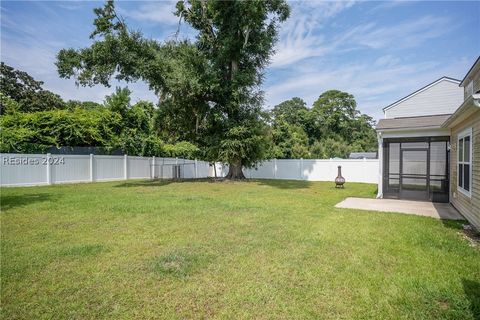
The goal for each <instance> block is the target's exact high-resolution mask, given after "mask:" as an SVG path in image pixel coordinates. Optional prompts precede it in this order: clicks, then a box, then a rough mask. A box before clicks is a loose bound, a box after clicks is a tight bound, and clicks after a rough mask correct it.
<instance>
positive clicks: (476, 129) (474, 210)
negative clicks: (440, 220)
mask: <svg viewBox="0 0 480 320" xmlns="http://www.w3.org/2000/svg"><path fill="white" fill-rule="evenodd" d="M469 127H471V128H472V166H471V167H472V181H471V198H470V197H468V196H466V195H464V194H463V193H461V192H459V191H458V190H457V181H458V180H457V178H458V177H457V171H458V169H457V141H458V134H459V133H460V132H462V131H463V130H464V129H466V128H469ZM450 141H451V144H452V150H451V152H450V172H451V174H450V202H451V203H452V204H453V206H454V207H455V208H457V210H458V211H459V212H460V213H461V214H462V215H463V216H464V217H465V218H467V220H468V221H469V222H470V223H472V224H473V225H474V226H475V227H476V228H477V230H480V110H479V111H477V112H476V113H475V114H474V115H473V116H472V117H469V118H468V119H467V120H465V121H463V122H462V123H460V124H459V125H457V126H455V127H453V128H452V135H451V139H450Z"/></svg>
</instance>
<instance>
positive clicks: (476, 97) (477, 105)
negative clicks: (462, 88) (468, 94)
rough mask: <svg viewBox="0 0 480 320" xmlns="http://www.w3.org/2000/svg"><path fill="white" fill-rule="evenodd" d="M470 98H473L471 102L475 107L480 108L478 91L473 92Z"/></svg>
mask: <svg viewBox="0 0 480 320" xmlns="http://www.w3.org/2000/svg"><path fill="white" fill-rule="evenodd" d="M472 98H473V104H474V105H475V106H476V107H478V108H480V93H476V94H473V95H472Z"/></svg>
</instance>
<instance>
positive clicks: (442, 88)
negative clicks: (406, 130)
mask: <svg viewBox="0 0 480 320" xmlns="http://www.w3.org/2000/svg"><path fill="white" fill-rule="evenodd" d="M459 84H460V80H456V79H452V78H448V77H442V78H440V79H438V80H436V81H434V82H432V83H430V84H428V85H426V86H425V87H423V88H421V89H419V90H417V91H415V92H414V93H412V94H409V95H408V96H406V97H404V98H402V99H400V100H398V101H396V102H394V103H392V104H391V105H389V106H387V107H385V108H383V112H384V114H385V118H401V117H419V116H430V115H440V114H452V113H454V112H455V110H457V108H458V107H459V106H460V105H461V104H462V102H463V88H461V87H459Z"/></svg>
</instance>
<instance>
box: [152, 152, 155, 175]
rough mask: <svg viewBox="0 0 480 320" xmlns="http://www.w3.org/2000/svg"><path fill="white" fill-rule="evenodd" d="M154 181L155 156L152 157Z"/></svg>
mask: <svg viewBox="0 0 480 320" xmlns="http://www.w3.org/2000/svg"><path fill="white" fill-rule="evenodd" d="M152 179H155V156H153V157H152Z"/></svg>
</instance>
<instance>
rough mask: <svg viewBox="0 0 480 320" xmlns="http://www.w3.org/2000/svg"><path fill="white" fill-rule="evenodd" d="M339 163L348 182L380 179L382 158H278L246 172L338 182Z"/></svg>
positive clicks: (259, 176)
mask: <svg viewBox="0 0 480 320" xmlns="http://www.w3.org/2000/svg"><path fill="white" fill-rule="evenodd" d="M338 166H341V167H342V176H343V177H344V178H345V179H346V181H347V182H365V183H377V182H378V175H379V161H378V159H282V160H279V159H274V160H270V161H265V162H262V163H261V164H259V165H258V166H257V168H252V169H245V170H243V172H244V174H245V177H247V178H252V179H288V180H308V181H334V180H335V177H336V176H337V173H338ZM217 172H220V174H219V175H220V176H225V175H226V174H227V172H228V167H226V166H225V167H223V166H221V165H217Z"/></svg>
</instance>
